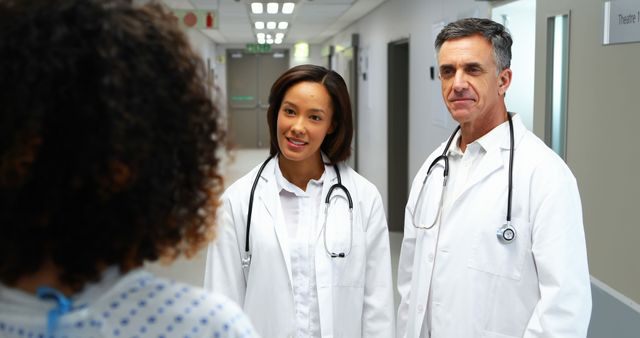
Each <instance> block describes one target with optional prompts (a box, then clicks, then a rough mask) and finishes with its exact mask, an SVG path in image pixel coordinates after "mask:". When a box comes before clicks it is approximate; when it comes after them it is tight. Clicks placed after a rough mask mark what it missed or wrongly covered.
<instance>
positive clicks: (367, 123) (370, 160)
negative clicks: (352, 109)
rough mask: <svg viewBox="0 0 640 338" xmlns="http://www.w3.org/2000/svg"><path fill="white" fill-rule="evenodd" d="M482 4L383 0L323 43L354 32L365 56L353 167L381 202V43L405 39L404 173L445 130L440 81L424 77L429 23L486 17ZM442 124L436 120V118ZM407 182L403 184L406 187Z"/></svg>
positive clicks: (429, 61) (431, 57)
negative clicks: (371, 185) (374, 188)
mask: <svg viewBox="0 0 640 338" xmlns="http://www.w3.org/2000/svg"><path fill="white" fill-rule="evenodd" d="M488 15H489V6H488V4H487V3H486V2H477V1H473V0H438V1H425V0H387V1H386V2H384V3H383V4H382V5H380V6H379V7H378V8H376V9H375V10H374V11H372V12H371V13H369V14H368V15H366V16H365V17H364V18H362V19H360V20H359V21H358V22H356V23H355V24H353V25H351V26H349V27H348V28H347V29H345V30H343V31H341V32H340V33H338V34H337V35H335V36H334V37H332V38H331V39H329V40H327V41H326V42H325V43H324V46H328V45H336V44H340V43H341V42H343V41H350V37H351V34H353V33H358V34H359V35H360V51H361V53H362V54H363V55H366V56H367V59H368V62H367V67H366V68H367V76H368V78H367V81H364V80H363V79H362V77H361V76H360V77H359V83H358V85H359V93H360V95H359V101H358V105H359V107H360V111H359V122H358V123H359V126H358V133H357V134H358V142H359V154H358V160H359V171H360V173H361V174H362V175H364V176H365V177H367V178H368V179H369V180H370V181H372V182H373V183H374V184H375V185H376V186H377V187H378V189H379V190H380V193H381V194H382V198H383V202H384V203H385V206H386V205H387V200H388V196H387V44H388V43H389V42H392V41H396V40H399V39H406V38H408V39H409V43H410V46H409V60H410V61H409V73H410V75H409V87H410V92H409V177H410V179H413V176H414V175H415V174H416V172H417V171H418V169H419V168H420V166H421V165H422V162H423V161H424V160H425V159H426V157H427V156H428V155H429V154H430V153H431V152H432V151H433V150H434V149H435V148H436V147H437V146H438V145H439V144H440V143H441V142H442V141H443V140H444V139H445V138H446V137H447V136H448V135H449V134H450V133H451V131H452V130H453V127H454V124H453V123H452V122H451V121H452V120H451V118H450V117H449V114H448V112H447V111H446V108H445V107H444V104H443V103H442V96H441V94H440V82H439V81H438V80H437V78H436V80H431V79H430V78H429V67H431V66H436V60H435V51H434V48H433V40H434V35H433V34H432V25H433V24H435V23H438V22H443V21H444V22H449V21H452V20H455V19H458V18H462V17H467V16H481V17H488ZM440 120H441V121H442V122H438V121H440ZM410 183H411V182H407V185H409V184H410Z"/></svg>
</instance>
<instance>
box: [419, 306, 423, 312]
mask: <svg viewBox="0 0 640 338" xmlns="http://www.w3.org/2000/svg"><path fill="white" fill-rule="evenodd" d="M418 312H419V313H422V312H424V306H422V305H418Z"/></svg>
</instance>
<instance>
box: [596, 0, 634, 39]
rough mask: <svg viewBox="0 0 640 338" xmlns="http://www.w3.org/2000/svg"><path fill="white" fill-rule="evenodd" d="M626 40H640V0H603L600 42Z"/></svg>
mask: <svg viewBox="0 0 640 338" xmlns="http://www.w3.org/2000/svg"><path fill="white" fill-rule="evenodd" d="M627 42H640V1H638V0H610V1H605V2H604V34H603V39H602V43H603V44H605V45H609V44H614V43H627Z"/></svg>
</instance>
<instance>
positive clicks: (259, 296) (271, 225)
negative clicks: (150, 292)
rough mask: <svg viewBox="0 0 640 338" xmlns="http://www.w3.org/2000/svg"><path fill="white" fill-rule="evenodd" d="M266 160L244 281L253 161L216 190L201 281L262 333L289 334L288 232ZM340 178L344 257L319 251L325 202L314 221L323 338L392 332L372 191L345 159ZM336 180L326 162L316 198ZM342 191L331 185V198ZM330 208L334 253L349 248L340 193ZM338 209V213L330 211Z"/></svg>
mask: <svg viewBox="0 0 640 338" xmlns="http://www.w3.org/2000/svg"><path fill="white" fill-rule="evenodd" d="M274 165H275V160H274V159H272V160H271V161H269V163H268V164H267V166H266V167H265V169H264V171H263V172H262V175H261V179H260V181H259V183H258V185H257V188H256V191H255V197H254V201H253V203H254V204H253V214H252V220H251V230H250V232H251V236H250V237H251V238H250V246H251V251H252V261H251V266H250V268H249V270H248V274H247V279H248V280H247V283H246V285H245V281H244V276H243V271H242V268H241V261H240V258H241V255H242V254H243V253H244V243H245V230H246V219H247V210H248V205H249V193H250V191H251V186H252V184H253V181H254V178H255V176H256V174H257V171H258V167H256V168H254V169H253V170H252V171H251V172H249V173H248V174H247V175H245V176H244V177H242V178H241V179H239V180H238V181H237V182H235V183H234V184H233V185H231V186H230V187H229V188H228V189H227V190H226V191H225V193H224V195H223V196H222V206H221V208H220V210H219V224H218V235H217V239H216V240H215V241H214V242H213V244H211V245H210V247H209V250H208V253H207V264H206V273H205V287H206V288H208V289H211V290H215V291H216V292H219V293H222V294H224V295H226V296H228V297H230V298H231V299H233V300H235V301H236V302H237V303H238V304H240V305H241V306H242V308H243V309H244V311H245V312H246V313H247V315H248V316H249V318H250V319H251V321H252V322H253V324H254V326H255V328H256V331H257V332H258V333H259V334H260V335H262V336H263V337H270V338H281V337H293V336H294V335H295V308H294V300H293V291H292V282H291V262H290V257H289V248H288V237H287V232H286V224H285V221H284V215H283V212H282V207H281V205H280V196H279V192H278V191H277V183H276V177H275V171H274ZM339 169H340V175H341V177H342V183H343V184H344V185H345V186H346V187H347V189H348V190H349V192H350V194H351V197H352V199H353V204H354V206H353V209H354V210H353V245H352V248H351V252H350V254H349V255H348V256H347V257H346V258H331V257H329V256H328V255H327V253H326V252H325V247H324V241H323V236H322V232H321V228H322V220H323V216H324V207H322V211H321V212H320V215H319V218H318V225H317V235H316V238H317V242H316V246H315V250H316V251H315V268H316V271H315V275H316V284H317V293H318V302H319V311H320V330H321V334H322V337H336V338H337V337H344V338H355V337H381V338H389V337H393V336H394V335H395V325H394V322H395V318H394V306H393V286H392V279H391V258H390V251H389V233H388V229H387V222H386V219H385V213H384V209H383V206H382V200H381V197H380V194H379V192H378V191H377V189H376V188H375V186H374V185H373V184H371V183H370V182H368V181H367V180H366V179H364V178H363V177H362V176H360V175H358V174H357V173H356V172H355V171H353V169H351V168H349V167H348V166H346V165H345V164H342V163H341V164H340V167H339ZM336 182H337V177H336V174H335V170H334V169H333V168H332V167H331V166H325V179H324V183H323V191H322V200H323V202H324V197H325V196H326V195H327V191H328V190H329V187H330V186H331V185H333V184H335V183H336ZM338 195H340V196H345V195H344V194H343V193H342V191H341V190H339V189H335V190H334V192H333V195H332V196H338ZM332 200H333V202H332V205H331V208H330V211H329V215H330V217H329V220H328V221H327V222H328V224H329V225H328V226H329V227H330V231H329V232H328V233H327V243H328V246H329V248H330V249H331V250H333V251H345V250H347V248H348V247H349V229H350V226H349V217H348V207H347V202H346V199H344V198H340V197H336V198H332ZM335 215H339V216H338V217H334V216H335Z"/></svg>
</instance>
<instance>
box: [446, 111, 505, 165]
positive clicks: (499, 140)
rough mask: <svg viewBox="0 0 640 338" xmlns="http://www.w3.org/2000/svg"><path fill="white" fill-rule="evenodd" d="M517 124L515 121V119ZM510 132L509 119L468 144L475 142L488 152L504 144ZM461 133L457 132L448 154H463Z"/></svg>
mask: <svg viewBox="0 0 640 338" xmlns="http://www.w3.org/2000/svg"><path fill="white" fill-rule="evenodd" d="M512 120H515V114H514V116H512ZM514 124H515V121H514ZM508 133H509V121H508V120H507V121H504V122H503V123H501V124H499V125H497V126H496V127H495V128H493V129H491V131H489V132H488V133H486V134H484V135H483V136H482V137H480V138H479V139H477V140H475V141H473V142H472V143H470V144H468V145H467V149H468V148H469V147H470V146H472V145H473V144H477V145H479V146H480V148H481V149H483V150H484V151H485V152H488V151H489V150H490V149H497V148H499V147H501V146H502V145H503V140H504V139H505V137H508ZM461 135H462V134H461V133H460V132H458V133H456V136H455V137H454V139H453V141H452V144H451V146H450V147H449V151H448V152H447V155H451V156H462V155H463V152H462V150H461V149H460V145H459V142H460V137H461Z"/></svg>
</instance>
